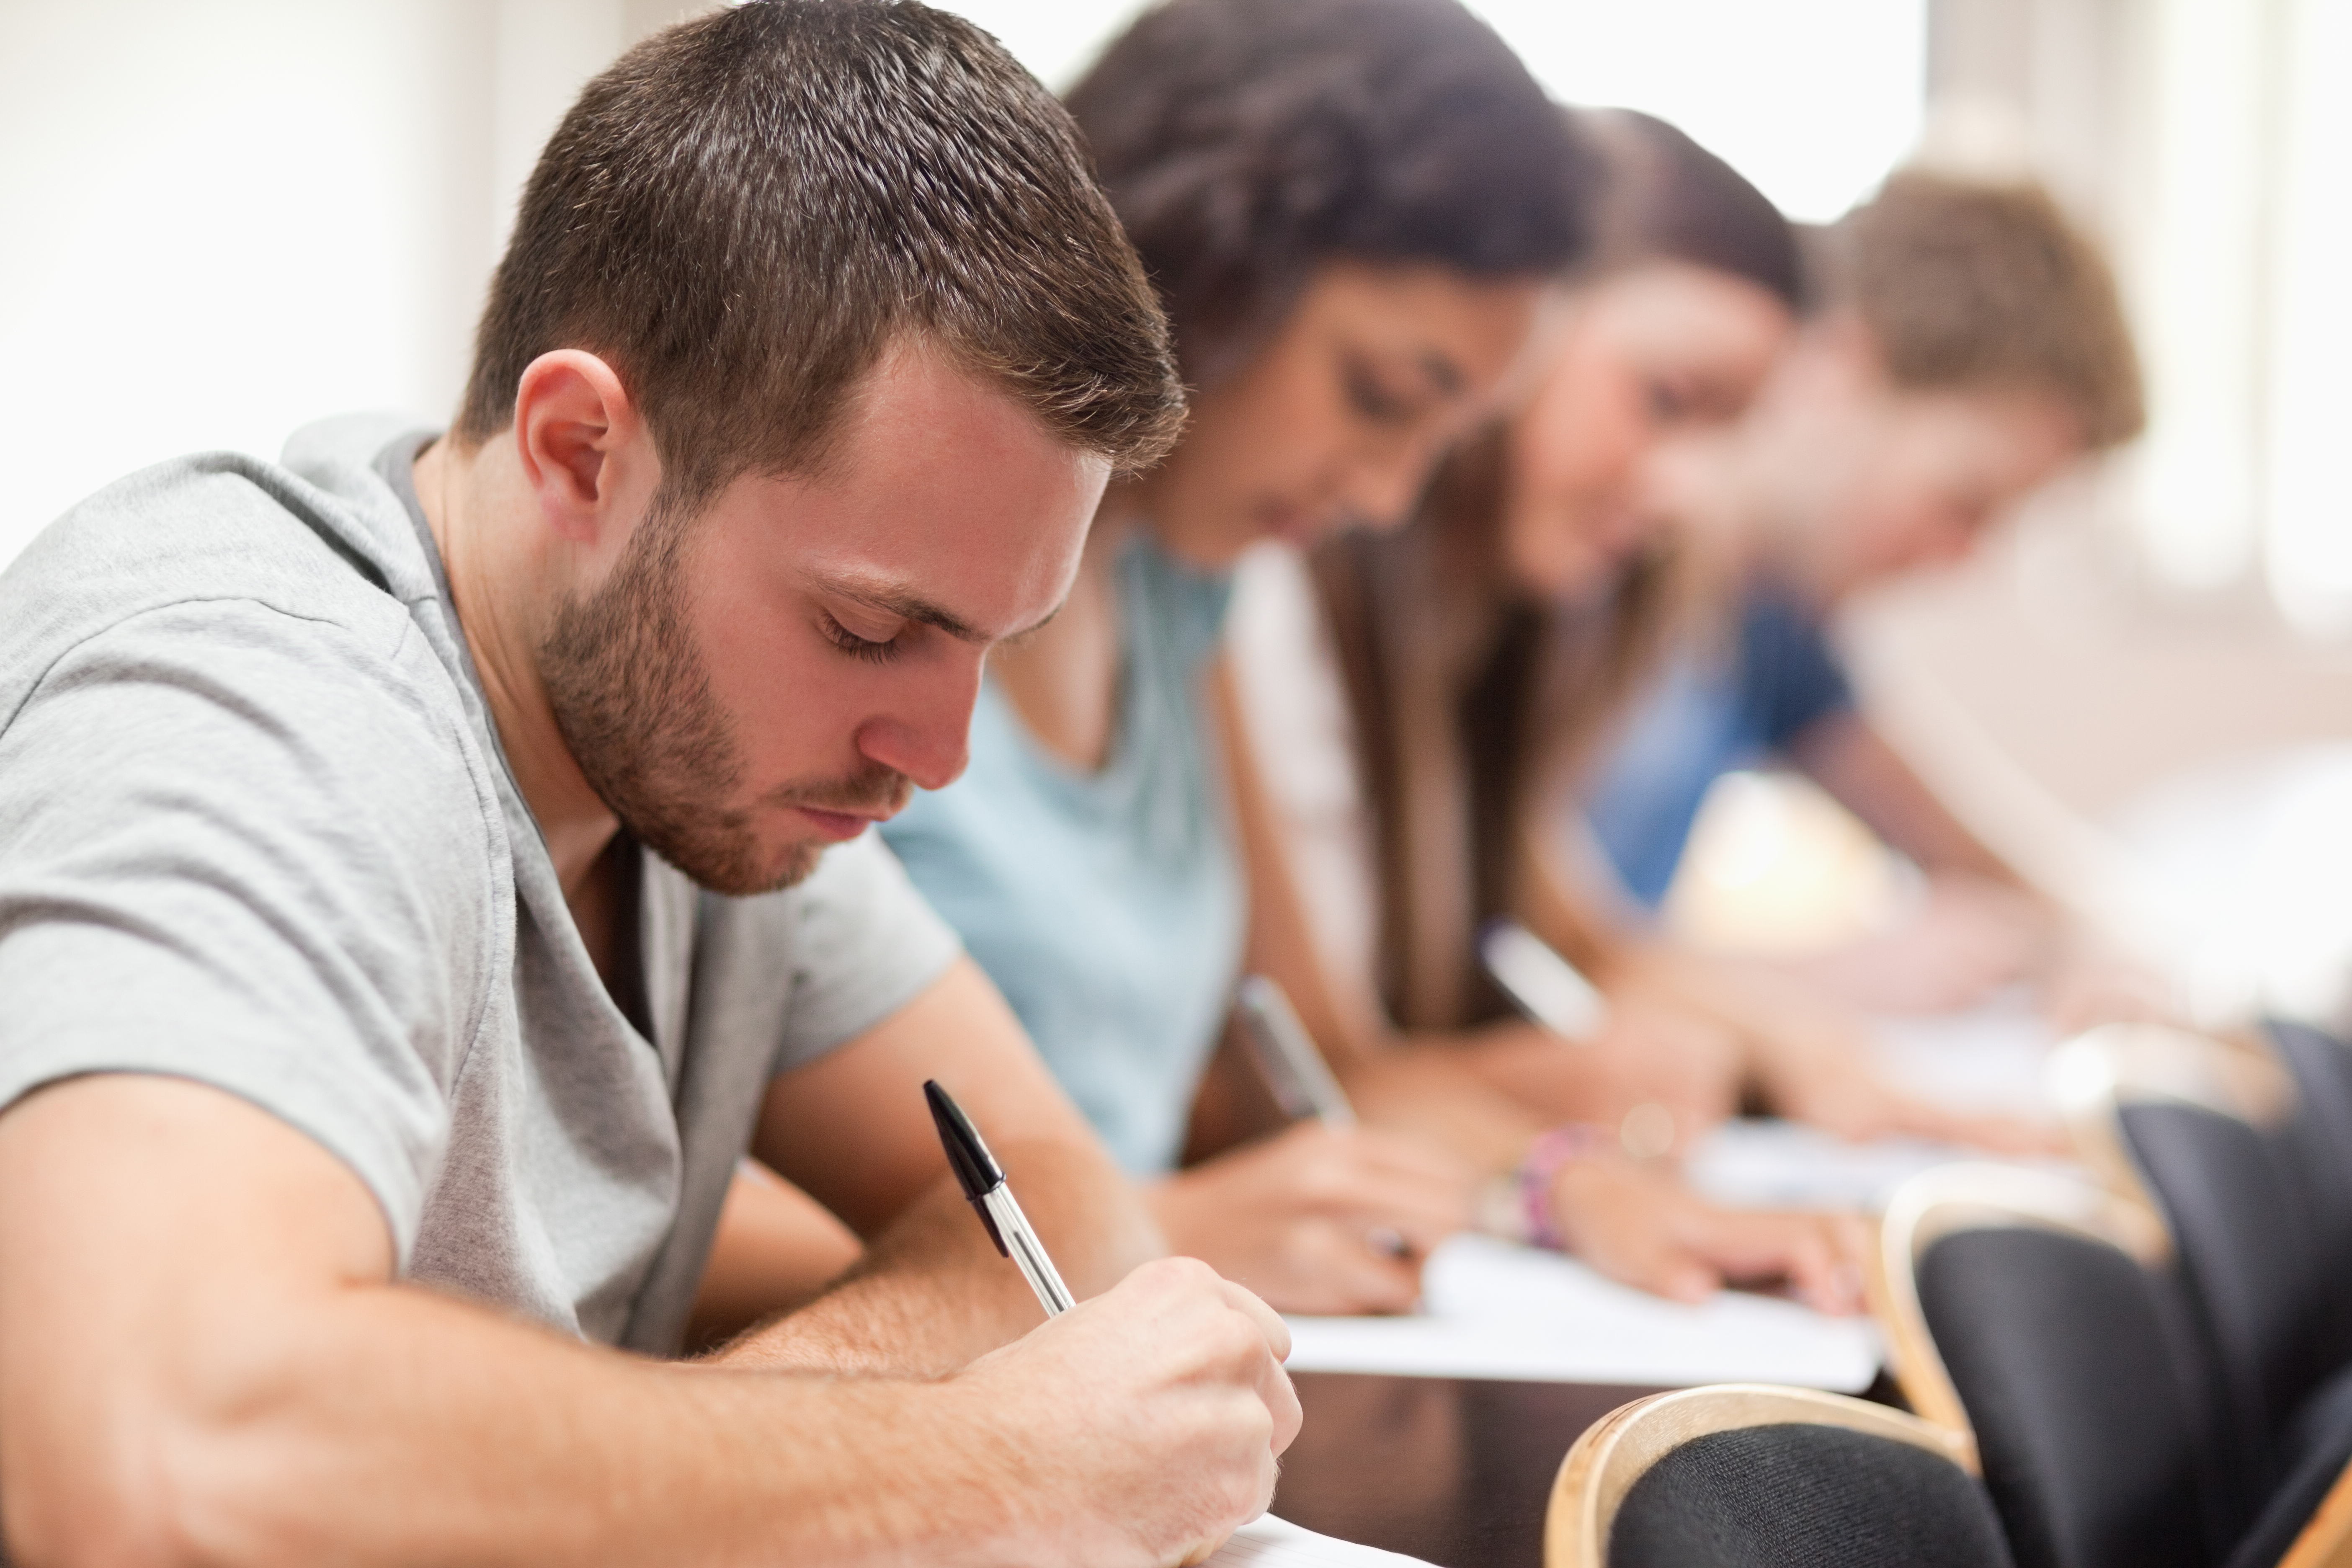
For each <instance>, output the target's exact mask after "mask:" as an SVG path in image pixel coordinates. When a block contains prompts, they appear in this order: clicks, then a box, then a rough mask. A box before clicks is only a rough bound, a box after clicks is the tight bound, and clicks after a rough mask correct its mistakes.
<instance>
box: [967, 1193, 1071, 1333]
mask: <svg viewBox="0 0 2352 1568" xmlns="http://www.w3.org/2000/svg"><path fill="white" fill-rule="evenodd" d="M980 1201H981V1202H982V1203H984V1204H986V1205H988V1215H989V1217H990V1218H991V1219H992V1220H994V1221H995V1222H996V1234H997V1235H999V1236H1001V1237H1003V1238H1004V1247H1005V1250H1006V1251H1008V1252H1010V1253H1011V1254H1012V1255H1013V1262H1014V1263H1015V1264H1017V1265H1018V1266H1019V1267H1020V1269H1021V1272H1022V1274H1023V1275H1024V1277H1026V1278H1027V1279H1028V1281H1029V1289H1032V1290H1034V1291H1035V1292H1037V1300H1038V1303H1039V1305H1041V1306H1043V1307H1044V1308H1045V1315H1046V1316H1047V1317H1049V1318H1054V1317H1059V1316H1060V1315H1061V1314H1063V1313H1064V1312H1066V1311H1068V1310H1070V1309H1071V1308H1072V1307H1075V1306H1076V1305H1077V1300H1076V1298H1075V1297H1073V1296H1072V1295H1071V1294H1070V1288H1069V1287H1068V1286H1067V1285H1065V1284H1063V1283H1062V1273H1061V1270H1060V1269H1058V1268H1055V1267H1054V1260H1053V1259H1052V1258H1048V1257H1046V1256H1045V1247H1044V1246H1043V1245H1041V1244H1040V1243H1039V1242H1038V1240H1037V1233H1036V1232H1035V1231H1034V1230H1032V1229H1030V1228H1029V1216H1028V1215H1025V1214H1023V1213H1022V1212H1021V1201H1020V1200H1019V1199H1018V1198H1015V1197H1014V1196H1013V1189H1012V1188H1011V1187H1009V1186H1007V1185H1005V1184H1003V1182H999V1183H997V1184H996V1185H995V1186H993V1187H992V1188H991V1189H989V1191H987V1192H986V1193H984V1194H982V1195H981V1200H980Z"/></svg>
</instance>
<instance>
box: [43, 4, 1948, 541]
mask: <svg viewBox="0 0 2352 1568" xmlns="http://www.w3.org/2000/svg"><path fill="white" fill-rule="evenodd" d="M954 8H955V9H958V10H961V11H962V12H964V13H965V14H967V15H969V16H971V17H972V18H973V19H974V20H976V21H978V22H980V23H981V24H982V26H986V27H988V28H989V29H990V30H991V31H992V32H994V33H996V34H997V35H998V36H999V37H1002V38H1003V39H1004V40H1005V42H1006V44H1007V45H1008V46H1009V47H1012V49H1013V51H1014V52H1015V53H1016V54H1018V55H1019V56H1020V57H1021V58H1023V59H1024V61H1025V62H1027V63H1028V64H1029V66H1030V67H1031V68H1032V69H1034V70H1035V71H1036V72H1037V74H1038V75H1039V76H1040V77H1042V78H1043V79H1045V81H1047V82H1048V83H1050V84H1052V85H1055V86H1057V87H1059V86H1066V85H1067V84H1068V83H1069V82H1070V81H1072V80H1073V79H1076V76H1077V75H1078V73H1079V72H1080V71H1082V70H1083V69H1084V68H1085V67H1086V65H1087V63H1088V62H1089V61H1090V60H1091V59H1092V58H1094V56H1095V54H1096V53H1097V51H1098V50H1099V49H1100V48H1101V47H1102V46H1103V44H1104V43H1105V42H1107V41H1108V39H1109V38H1110V37H1111V36H1112V35H1114V34H1115V33H1116V32H1117V31H1118V29H1119V28H1120V27H1122V26H1125V25H1126V23H1127V21H1128V19H1129V17H1130V16H1133V15H1134V13H1135V12H1136V11H1137V10H1138V9H1139V5H1136V4H1134V3H1133V0H1108V3H1102V0H960V3H957V4H955V5H954ZM1479 8H1480V9H1481V10H1482V11H1483V12H1484V13H1485V14H1486V16H1488V17H1489V19H1490V20H1492V21H1493V22H1494V24H1495V25H1496V27H1497V28H1498V29H1499V30H1500V31H1501V32H1502V33H1503V34H1504V35H1505V37H1508V38H1509V39H1510V40H1511V41H1512V42H1513V43H1514V44H1515V45H1517V47H1519V48H1520V49H1521V50H1522V51H1524V52H1525V54H1526V55H1527V57H1528V61H1529V63H1530V65H1531V66H1532V67H1533V68H1534V69H1535V70H1536V72H1537V74H1538V76H1539V77H1541V78H1542V79H1544V80H1545V81H1546V82H1547V83H1549V85H1550V86H1551V87H1553V88H1554V89H1556V90H1558V91H1559V92H1561V93H1563V94H1565V95H1568V96H1570V97H1571V98H1575V99H1578V100H1583V101H1588V102H1596V103H1615V104H1627V105H1632V106H1633V107H1636V108H1642V109H1647V110H1653V111H1654V112H1657V113H1660V114H1664V115H1665V116H1667V117H1668V118H1670V119H1675V120H1677V121H1680V122H1682V123H1683V124H1685V126H1686V127H1687V128H1688V129H1689V130H1690V131H1691V132H1693V133H1694V134H1695V135H1696V136H1698V137H1699V138H1700V140H1702V141H1704V142H1707V143H1708V144H1709V145H1711V146H1713V147H1715V148H1717V150H1718V151H1720V152H1722V153H1724V154H1725V155H1726V156H1727V157H1729V158H1731V159H1732V161H1733V162H1734V163H1738V164H1739V165H1740V166H1741V167H1742V168H1744V169H1745V170H1746V171H1747V172H1748V174H1750V175H1751V176H1753V177H1754V178H1755V179H1756V180H1757V181H1758V182H1759V184H1761V185H1762V186H1763V187H1764V188H1765V189H1766V190H1767V191H1768V192H1769V193H1770V194H1771V195H1773V196H1774V197H1775V198H1777V199H1779V200H1780V201H1781V202H1783V203H1784V204H1786V205H1788V206H1789V208H1790V211H1791V212H1793V213H1795V214H1797V215H1798V216H1804V217H1827V216H1834V214H1835V213H1836V212H1837V211H1839V210H1840V209H1842V208H1843V206H1844V205H1846V204H1847V203H1848V202H1850V201H1851V200H1852V199H1853V197H1854V196H1856V195H1860V194H1861V193H1862V192H1864V190H1866V189H1867V188H1868V187H1869V186H1870V185H1871V184H1873V183H1874V182H1875V180H1876V179H1877V178H1878V176H1879V175H1880V174H1883V173H1884V172H1885V169H1886V167H1887V166H1888V164H1890V163H1892V162H1893V161H1894V160H1895V158H1896V157H1898V156H1899V155H1900V154H1901V153H1902V152H1903V151H1904V150H1905V148H1906V147H1907V146H1908V145H1909V143H1910V141H1911V139H1912V137H1913V136H1914V134H1915V133H1916V129H1917V125H1918V121H1919V111H1920V97H1921V92H1922V82H1923V64H1922V50H1923V47H1924V45H1923V42H1922V38H1923V22H1922V16H1923V15H1924V0H1779V3H1776V4H1775V5H1769V6H1768V5H1753V4H1752V3H1743V0H1643V4H1640V5H1624V4H1622V3H1616V0H1611V3H1600V0H1483V3H1482V4H1481V5H1480V6H1479ZM676 9H677V6H675V5H664V4H662V3H660V0H335V3H334V4H331V5H328V4H320V3H318V0H0V213H5V215H6V217H5V236H6V238H5V243H0V366H5V370H6V374H5V376H0V431H5V447H0V455H5V462H6V464H7V470H8V474H9V483H8V487H7V489H6V491H5V500H4V501H0V563H5V561H6V560H7V559H8V558H10V557H11V556H13V555H14V554H15V553H16V551H17V550H18V549H19V548H21V547H22V545H23V543H24V542H25V541H26V540H27V539H29V538H30V537H31V536H32V534H33V533H34V532H35V531H37V530H38V529H39V528H41V527H42V526H43V525H44V524H46V523H47V521H49V519H51V518H52V517H54V516H56V515H57V513H58V512H59V511H61V510H64V509H65V508H66V507H67V506H68V505H69V504H71V503H72V502H73V501H74V500H77V499H79V497H81V496H83V495H85V494H87V493H89V491H90V490H92V489H96V488H98V487H99V486H100V485H102V484H104V483H106V482H108V481H109V480H110V479H115V478H117V477H119V476H121V475H122V474H124V473H127V472H129V471H130V470H131V469H132V468H138V467H140V466H142V465H143V464H146V463H149V462H152V461H155V460H157V459H159V458H165V457H169V456H172V455H173V454H175V453H180V452H186V451H192V450H196V449H199V448H204V447H236V448H240V449H243V450H247V451H252V452H259V453H264V454H268V453H274V452H275V451H277V449H278V447H279V445H280V444H281V443H282V442H283V440H284V438H285V437H286V435H287V434H288V433H289V431H290V430H292V429H293V428H294V427H295V426H299V425H300V424H301V423H303V422H304V421H306V420H308V419H310V418H312V417H315V416H320V415H322V414H327V413H332V412H337V411H341V410H345V409H352V408H368V407H392V408H400V409H406V410H412V411H415V412H416V413H418V414H420V415H423V416H430V417H438V416H442V415H444V414H446V410H447V409H448V408H449V406H450V405H451V404H452V402H453V401H454V399H455V397H456V395H457V386H458V382H459V378H460V376H461V375H462V374H463V368H464V360H465V352H466V346H467V335H468V333H469V331H470V330H471V326H472V320H473V316H474V313H475V311H476V310H477V309H478V302H479V299H480V291H481V287H482V283H483V280H484V279H485V278H486V276H487V274H488V268H489V266H490V263H491V260H492V258H493V256H494V253H495V246H496V243H497V238H498V237H499V235H501V234H502V233H503V231H504V228H505V224H506V219H507V215H508V213H509V211H510V210H511V205H512V202H513V195H514V191H515V188H516V186H517V185H518V184H519V183H520V179H521V177H522V175H523V174H525V173H526V172H527V171H528V169H529V167H530V160H531V158H532V156H533V155H534V154H535V153H536V152H537V150H538V146H539V143H540V142H541V139H543V138H544V136H545V135H546V133H547V131H548V130H549V129H550V128H551V126H552V125H553V123H554V121H555V119H556V117H557V116H558V115H559V114H560V113H561V112H562V109H563V107H564V105H565V104H566V103H568V102H569V100H570V99H571V97H572V94H573V92H575V91H576V90H577V88H578V85H579V83H580V82H581V81H582V80H583V79H585V78H586V77H587V76H588V75H589V74H591V73H592V72H593V70H595V69H596V68H598V67H599V66H601V65H602V64H603V63H604V61H605V60H608V59H610V58H612V57H613V55H614V53H615V52H617V51H618V49H619V48H620V47H622V45H623V44H624V43H625V41H626V40H627V39H628V38H629V37H633V36H635V34H636V33H637V32H640V31H642V30H644V28H646V26H651V25H654V24H656V23H658V22H659V21H661V20H665V19H667V15H668V14H670V13H672V12H674V11H675V10H676ZM1694 40H1705V42H1706V47H1693V43H1694Z"/></svg>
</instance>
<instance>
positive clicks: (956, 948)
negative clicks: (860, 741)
mask: <svg viewBox="0 0 2352 1568" xmlns="http://www.w3.org/2000/svg"><path fill="white" fill-rule="evenodd" d="M703 897H704V913H703V927H704V929H703V933H702V936H701V938H700V940H699V942H698V945H699V947H700V949H701V957H700V959H699V960H698V964H697V972H696V992H697V995H696V1002H695V1006H696V1010H697V1012H698V1013H699V1014H701V1015H702V1016H705V1017H706V1018H711V1019H714V1020H716V1019H720V1018H723V1019H725V1020H726V1024H725V1027H726V1028H727V1029H728V1030H729V1032H730V1033H731V1032H736V1031H740V1030H743V1029H761V1030H763V1031H764V1032H765V1033H766V1034H767V1035H768V1037H769V1041H770V1043H771V1044H772V1047H773V1049H774V1052H775V1054H774V1057H773V1058H772V1059H773V1068H772V1070H773V1071H774V1072H777V1073H782V1072H785V1071H788V1070H790V1069H791V1068H796V1067H804V1066H806V1065H807V1064H808V1063H810V1062H813V1061H814V1060H816V1059H817V1058H819V1057H822V1056H824V1055H825V1054H826V1053H827V1052H829V1051H832V1050H834V1049H835V1048H836V1047H841V1046H845V1045H847V1044H848V1043H849V1042H850V1041H852V1040H854V1039H856V1037H858V1036H860V1035H862V1034H864V1033H866V1031H867V1030H868V1029H871V1028H873V1027H874V1026H876V1025H877V1024H879V1023H881V1022H882V1021H883V1020H884V1019H886V1018H887V1017H889V1016H890V1015H891V1014H893V1013H896V1012H897V1011H898V1009H899V1008H901V1007H904V1006H905V1005H907V1004H908V1003H909V1002H912V1001H913V1000H914V999H915V998H916V997H917V996H918V995H919V994H922V993H923V992H924V991H925V990H926V989H928V988H929V986H930V985H931V984H932V983H933V982H935V981H937V980H938V979H939V978H940V976H941V975H942V974H945V973H947V971H948V968H949V966H950V965H951V964H952V963H955V961H956V960H957V959H958V958H959V957H961V956H962V953H963V943H962V942H961V940H960V939H959V938H958V937H957V935H956V933H955V931H953V930H952V929H951V928H950V926H949V925H948V923H947V922H946V921H943V920H941V919H940V917H939V916H938V915H937V914H936V913H934V912H933V911H932V910H931V907H930V905H929V903H927V902H925V901H924V900H923V896H922V894H921V893H919V892H918V891H916V889H915V886H914V884H913V883H912V882H911V881H909V880H908V878H907V873H906V871H905V870H904V869H903V868H901V867H900V866H899V864H898V859H897V858H896V857H894V856H893V855H892V854H891V853H890V851H889V849H888V848H887V847H885V846H884V844H883V843H882V840H881V837H880V836H879V835H877V834H875V833H872V832H868V833H866V834H865V835H864V836H863V837H858V838H855V839H852V840H851V841H850V842H849V843H847V844H843V845H839V846H836V847H834V848H831V849H828V850H826V851H825V853H824V858H823V859H822V860H820V861H818V863H817V868H816V870H815V871H814V872H813V873H812V874H811V875H810V876H809V878H808V879H807V880H806V881H804V882H802V883H801V884H800V885H799V886H797V887H794V888H790V889H785V890H784V891H782V892H779V893H769V894H765V895H763V896H761V897H759V898H752V899H729V898H721V897H719V895H717V894H705V895H704V896H703Z"/></svg>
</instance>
